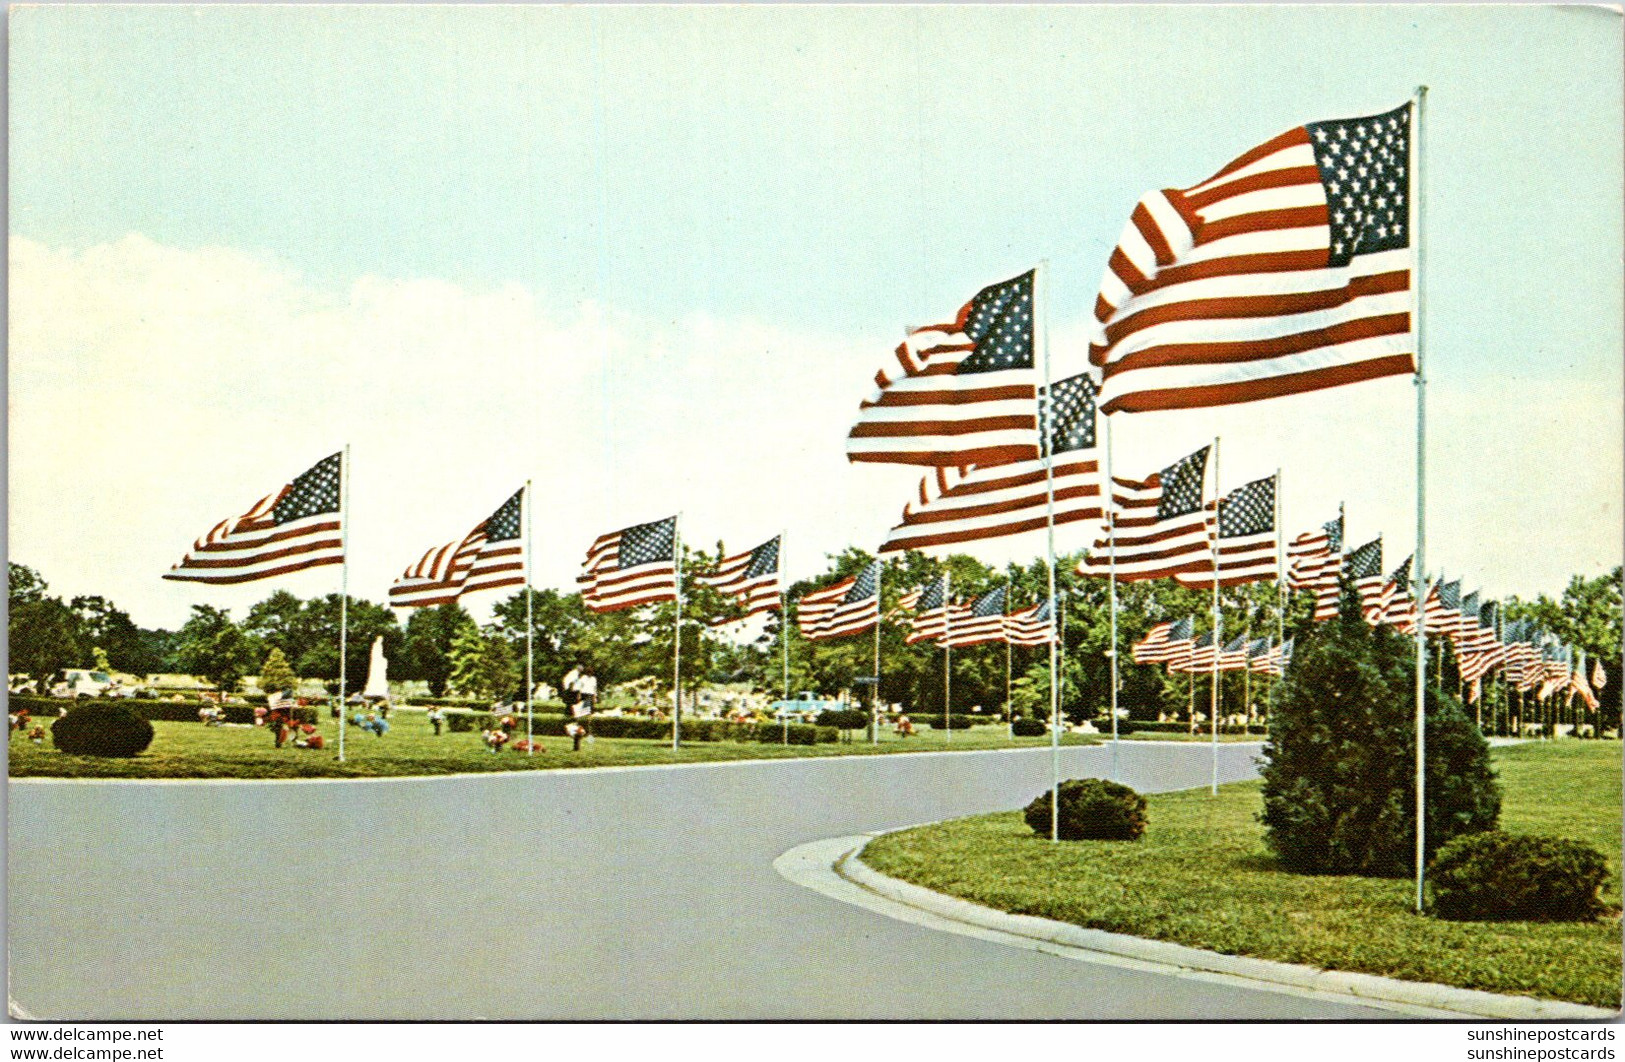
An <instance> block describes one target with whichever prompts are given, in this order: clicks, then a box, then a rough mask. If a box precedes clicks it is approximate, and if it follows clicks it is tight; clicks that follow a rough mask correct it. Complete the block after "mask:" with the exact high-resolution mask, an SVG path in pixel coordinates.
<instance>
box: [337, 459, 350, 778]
mask: <svg viewBox="0 0 1625 1062" xmlns="http://www.w3.org/2000/svg"><path fill="white" fill-rule="evenodd" d="M340 460H341V461H342V466H341V474H340V476H339V489H340V490H341V491H342V493H341V494H340V496H339V504H340V505H341V506H343V508H344V512H343V514H342V515H341V516H340V517H339V542H340V545H341V547H342V548H343V550H344V569H343V574H342V575H340V576H339V762H340V763H343V762H344V731H345V728H346V727H348V726H349V725H350V721H349V720H348V719H346V718H345V716H344V712H345V685H346V682H347V680H348V678H349V676H348V674H347V673H346V670H345V667H344V656H345V652H344V651H345V649H346V648H348V646H349V641H350V444H349V443H345V444H344V456H343V457H342V458H340Z"/></svg>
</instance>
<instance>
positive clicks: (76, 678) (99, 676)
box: [51, 667, 118, 700]
mask: <svg viewBox="0 0 1625 1062" xmlns="http://www.w3.org/2000/svg"><path fill="white" fill-rule="evenodd" d="M117 687H118V681H117V680H116V679H114V678H113V676H112V675H109V674H108V673H107V672H105V671H91V670H89V669H87V668H82V667H70V668H66V669H65V670H64V671H63V672H62V681H61V682H58V683H57V684H56V685H54V686H52V687H51V696H53V697H62V698H67V699H71V700H88V699H90V698H92V697H101V696H104V695H106V694H110V693H111V692H112V691H113V690H115V689H116V688H117Z"/></svg>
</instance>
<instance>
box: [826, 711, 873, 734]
mask: <svg viewBox="0 0 1625 1062" xmlns="http://www.w3.org/2000/svg"><path fill="white" fill-rule="evenodd" d="M815 722H816V725H818V726H832V727H835V728H836V729H838V730H862V729H864V728H865V727H867V726H868V725H869V713H868V712H866V711H864V710H863V709H862V708H837V709H830V708H826V709H825V710H823V711H822V712H819V713H818V718H817V720H816V721H815Z"/></svg>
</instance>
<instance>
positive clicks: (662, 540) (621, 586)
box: [576, 516, 677, 612]
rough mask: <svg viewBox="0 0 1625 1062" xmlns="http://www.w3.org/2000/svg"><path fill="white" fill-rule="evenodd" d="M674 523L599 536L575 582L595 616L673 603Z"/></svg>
mask: <svg viewBox="0 0 1625 1062" xmlns="http://www.w3.org/2000/svg"><path fill="white" fill-rule="evenodd" d="M676 545H677V517H675V516H668V517H666V518H665V519H664V520H655V521H653V522H652V523H647V524H636V525H634V526H632V527H627V528H623V529H622V530H620V531H612V532H610V533H609V534H607V535H599V536H598V538H597V540H596V541H594V542H593V544H592V548H591V549H589V550H587V559H586V560H585V561H583V562H582V564H581V574H580V575H578V576H576V581H577V582H579V583H581V584H582V590H581V600H582V603H584V604H585V605H586V606H587V607H588V608H589V609H591V610H592V611H594V612H618V611H620V610H621V609H623V608H636V607H638V606H639V605H652V604H655V603H656V602H660V601H675V600H677V561H676Z"/></svg>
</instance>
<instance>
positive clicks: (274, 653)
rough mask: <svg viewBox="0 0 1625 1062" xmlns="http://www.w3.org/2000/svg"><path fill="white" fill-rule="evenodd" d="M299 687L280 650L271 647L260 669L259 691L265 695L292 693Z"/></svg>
mask: <svg viewBox="0 0 1625 1062" xmlns="http://www.w3.org/2000/svg"><path fill="white" fill-rule="evenodd" d="M298 686H299V677H298V676H297V675H295V674H294V673H293V668H291V667H289V666H288V658H287V656H286V655H284V654H283V652H282V650H281V649H278V648H277V647H276V646H272V647H271V652H270V654H269V655H267V656H266V658H265V664H264V665H263V666H262V667H261V668H260V689H262V690H264V691H265V692H266V693H292V692H293V691H294V690H295V689H297V688H298Z"/></svg>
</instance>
